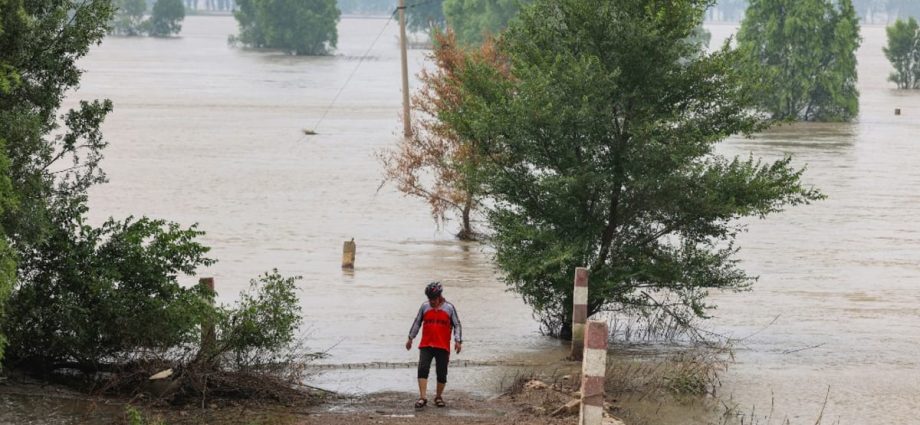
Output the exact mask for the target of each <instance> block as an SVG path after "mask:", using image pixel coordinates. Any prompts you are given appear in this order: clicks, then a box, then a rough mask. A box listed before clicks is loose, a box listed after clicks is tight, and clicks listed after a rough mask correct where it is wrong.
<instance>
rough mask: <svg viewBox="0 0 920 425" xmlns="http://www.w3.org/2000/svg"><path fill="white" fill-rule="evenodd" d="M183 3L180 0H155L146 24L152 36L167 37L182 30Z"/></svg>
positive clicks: (183, 17)
mask: <svg viewBox="0 0 920 425" xmlns="http://www.w3.org/2000/svg"><path fill="white" fill-rule="evenodd" d="M183 19H185V5H183V4H182V0H157V2H156V3H154V5H153V13H152V14H151V16H150V19H149V20H148V21H147V23H146V26H147V28H148V31H149V33H150V35H152V36H154V37H169V36H171V35H176V34H179V32H180V31H182V20H183Z"/></svg>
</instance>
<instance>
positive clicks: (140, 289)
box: [3, 218, 214, 370]
mask: <svg viewBox="0 0 920 425" xmlns="http://www.w3.org/2000/svg"><path fill="white" fill-rule="evenodd" d="M58 224H59V225H58V227H57V228H56V229H54V231H53V232H52V234H51V236H50V237H49V238H48V239H47V241H46V242H45V243H44V244H42V245H41V246H40V249H37V250H35V251H32V252H24V253H22V254H21V258H20V264H19V270H20V276H19V282H18V284H17V285H16V288H15V291H14V292H13V295H12V298H11V300H10V303H9V315H8V317H7V320H5V321H4V326H3V328H4V330H5V331H6V333H7V336H8V338H9V344H10V345H9V348H8V352H7V354H8V357H9V358H10V359H11V360H14V361H15V362H17V363H19V364H20V365H23V366H27V367H32V368H38V369H52V368H54V367H55V366H57V365H60V364H72V366H74V367H76V368H79V369H82V370H94V369H96V368H97V367H98V365H99V364H100V363H102V362H116V363H117V362H118V361H119V360H120V359H125V358H126V357H128V356H132V355H135V354H137V353H138V352H142V351H149V350H155V351H165V350H168V349H170V348H173V347H177V346H182V345H187V344H192V343H195V342H196V340H197V339H198V336H199V333H198V332H197V330H198V326H199V324H200V323H201V320H202V318H203V317H205V316H206V315H207V314H209V309H210V308H211V307H210V304H209V302H208V300H209V296H208V294H206V293H204V292H203V291H202V290H201V289H199V288H197V287H194V288H184V287H182V286H181V285H180V284H179V282H178V278H179V276H183V275H192V274H194V273H195V270H196V268H198V267H199V266H207V265H210V264H212V263H213V262H214V260H212V259H210V258H207V257H206V256H205V254H206V253H207V252H208V250H209V248H207V247H205V246H203V245H201V244H200V243H198V242H197V241H195V238H196V237H198V236H200V235H201V234H202V233H201V232H200V231H198V230H196V229H195V228H194V227H192V228H189V229H181V228H180V227H179V226H178V225H177V224H175V223H167V222H165V221H161V220H151V219H147V218H142V219H139V220H135V219H133V218H129V219H127V220H125V221H115V220H111V219H110V220H108V221H106V222H105V223H104V224H103V225H102V226H101V227H92V226H89V225H86V224H84V223H83V222H82V219H77V220H73V221H63V222H59V223H58Z"/></svg>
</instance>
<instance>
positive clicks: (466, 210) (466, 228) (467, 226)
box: [457, 199, 476, 241]
mask: <svg viewBox="0 0 920 425" xmlns="http://www.w3.org/2000/svg"><path fill="white" fill-rule="evenodd" d="M472 212H473V201H472V199H471V200H468V201H466V204H465V205H464V206H463V211H462V213H461V218H462V225H461V226H462V227H461V228H460V233H457V239H460V240H461V241H474V240H476V233H475V232H473V225H472V223H471V222H470V214H471V213H472Z"/></svg>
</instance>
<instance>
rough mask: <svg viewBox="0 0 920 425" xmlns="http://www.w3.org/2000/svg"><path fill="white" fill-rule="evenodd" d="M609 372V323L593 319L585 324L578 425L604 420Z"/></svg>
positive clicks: (598, 422)
mask: <svg viewBox="0 0 920 425" xmlns="http://www.w3.org/2000/svg"><path fill="white" fill-rule="evenodd" d="M606 374H607V323H606V322H602V321H599V320H591V321H589V322H588V323H587V325H586V326H585V352H584V361H582V363H581V412H580V413H579V415H578V425H601V422H602V421H603V420H604V377H605V375H606Z"/></svg>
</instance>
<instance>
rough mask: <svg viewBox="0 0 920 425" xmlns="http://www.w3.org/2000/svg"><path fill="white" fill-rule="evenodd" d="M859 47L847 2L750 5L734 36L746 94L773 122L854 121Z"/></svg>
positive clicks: (783, 0)
mask: <svg viewBox="0 0 920 425" xmlns="http://www.w3.org/2000/svg"><path fill="white" fill-rule="evenodd" d="M860 43H861V39H860V36H859V22H858V18H857V17H856V12H855V10H854V9H853V4H852V2H851V1H850V0H752V1H751V4H750V6H749V7H748V9H747V12H746V13H745V17H744V20H743V21H742V23H741V30H740V31H739V33H738V45H739V49H741V51H742V52H744V55H745V58H746V65H745V66H746V67H747V69H748V71H749V72H750V74H751V77H750V78H751V86H750V89H751V90H753V91H755V92H756V93H757V97H758V100H759V102H758V103H759V105H760V108H761V109H762V110H764V111H766V112H768V113H770V114H771V115H772V117H773V118H774V119H777V120H788V119H794V120H805V121H849V120H852V119H853V118H855V117H856V115H857V114H858V112H859V91H858V90H857V88H856V82H857V74H856V49H857V48H859V45H860Z"/></svg>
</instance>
